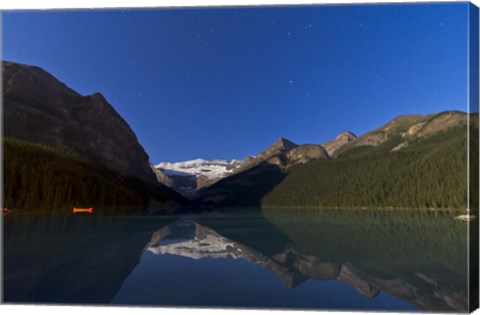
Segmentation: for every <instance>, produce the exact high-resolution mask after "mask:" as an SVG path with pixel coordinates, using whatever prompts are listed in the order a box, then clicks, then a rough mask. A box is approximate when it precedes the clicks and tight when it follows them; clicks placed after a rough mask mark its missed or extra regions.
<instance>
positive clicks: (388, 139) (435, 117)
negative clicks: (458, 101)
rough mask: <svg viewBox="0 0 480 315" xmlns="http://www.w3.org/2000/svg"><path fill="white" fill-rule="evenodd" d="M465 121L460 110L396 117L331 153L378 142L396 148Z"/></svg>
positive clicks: (476, 122)
mask: <svg viewBox="0 0 480 315" xmlns="http://www.w3.org/2000/svg"><path fill="white" fill-rule="evenodd" d="M467 123H468V115H467V114H466V113H464V112H460V111H445V112H441V113H438V114H430V115H425V116H423V115H403V116H398V117H397V118H395V119H393V120H391V121H390V122H388V123H387V124H385V125H384V126H382V127H380V128H377V129H375V130H373V131H370V132H368V133H366V134H364V135H362V136H361V137H358V138H356V139H353V140H352V141H350V142H348V143H347V144H345V145H343V146H342V147H340V148H338V149H337V150H336V152H335V153H334V155H333V156H334V157H337V156H339V155H342V154H344V153H345V152H347V151H349V150H352V149H354V148H355V151H366V150H369V149H373V148H375V147H378V146H380V145H382V144H387V145H389V147H388V149H389V150H391V151H398V150H400V149H402V148H406V147H407V146H409V145H410V144H414V143H415V142H418V141H419V140H421V139H424V138H427V137H430V136H432V135H434V134H437V133H439V132H441V131H444V130H447V129H450V128H452V127H455V126H462V125H463V126H465V127H466V125H467ZM473 127H476V128H478V120H473ZM352 152H354V151H352ZM352 152H350V153H352Z"/></svg>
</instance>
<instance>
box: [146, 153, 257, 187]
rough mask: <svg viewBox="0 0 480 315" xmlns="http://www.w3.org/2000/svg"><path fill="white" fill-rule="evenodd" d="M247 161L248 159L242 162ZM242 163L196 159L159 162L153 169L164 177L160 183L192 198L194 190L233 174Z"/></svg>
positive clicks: (160, 179) (237, 161)
mask: <svg viewBox="0 0 480 315" xmlns="http://www.w3.org/2000/svg"><path fill="white" fill-rule="evenodd" d="M248 160H249V158H247V159H245V160H244V161H248ZM244 161H239V160H231V161H230V162H228V161H227V160H204V159H196V160H190V161H183V162H176V163H170V162H161V163H158V164H157V165H155V169H156V170H158V171H159V172H161V173H162V174H163V175H164V177H161V178H159V181H160V182H162V183H165V184H166V185H167V186H169V187H171V188H172V189H175V190H176V191H178V192H180V193H182V194H184V195H186V196H192V195H193V194H194V191H195V190H196V189H199V188H202V187H205V186H209V185H211V184H213V183H215V182H216V181H218V180H220V179H222V178H225V177H227V176H229V175H231V174H233V173H234V172H235V170H236V169H238V168H239V167H241V165H242V164H243V163H244Z"/></svg>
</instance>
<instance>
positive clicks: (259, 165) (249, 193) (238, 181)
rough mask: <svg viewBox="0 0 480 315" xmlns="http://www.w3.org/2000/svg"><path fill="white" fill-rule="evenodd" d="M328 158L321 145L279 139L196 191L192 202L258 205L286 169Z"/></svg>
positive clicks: (221, 204)
mask: <svg viewBox="0 0 480 315" xmlns="http://www.w3.org/2000/svg"><path fill="white" fill-rule="evenodd" d="M328 158H329V157H328V153H327V151H326V150H325V149H324V148H323V147H322V146H321V145H315V144H304V145H297V144H295V143H293V142H292V141H290V140H288V139H285V138H279V139H278V140H276V141H275V142H274V143H273V144H272V145H271V146H270V147H268V148H267V149H266V150H264V151H262V152H260V153H259V154H258V155H257V156H256V157H255V158H252V159H250V160H248V161H245V162H244V163H242V164H241V166H240V167H239V168H237V169H236V170H235V172H234V173H233V174H231V175H230V176H228V177H225V178H224V179H222V180H220V181H218V182H216V183H214V184H213V185H211V186H209V187H204V188H203V189H201V190H199V192H198V194H199V195H200V197H199V198H198V199H197V201H196V202H197V203H199V204H206V205H212V204H213V205H219V206H229V205H259V203H260V199H261V197H262V196H263V195H265V194H266V193H268V191H270V190H271V189H272V188H273V187H274V186H275V185H277V184H278V183H279V182H280V181H281V180H282V179H283V177H284V175H285V171H286V170H287V169H289V168H291V167H293V166H295V165H298V164H305V163H308V162H310V161H312V160H316V159H328Z"/></svg>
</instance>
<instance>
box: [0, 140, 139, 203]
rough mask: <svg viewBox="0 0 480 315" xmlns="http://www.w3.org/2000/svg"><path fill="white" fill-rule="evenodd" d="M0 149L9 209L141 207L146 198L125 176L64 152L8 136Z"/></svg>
mask: <svg viewBox="0 0 480 315" xmlns="http://www.w3.org/2000/svg"><path fill="white" fill-rule="evenodd" d="M3 150H4V151H3V153H4V154H3V155H4V205H5V206H7V207H9V208H11V209H25V210H50V211H51V210H58V211H71V209H72V208H73V207H92V206H93V207H95V208H100V209H105V208H118V207H128V208H133V207H135V208H136V207H139V208H144V207H145V206H146V204H147V202H148V197H147V196H146V195H145V194H143V193H142V192H141V191H140V190H139V189H137V188H135V187H132V185H131V184H130V183H129V181H127V179H122V178H120V177H119V176H116V174H114V173H112V172H110V171H108V170H106V169H102V168H100V167H95V166H92V165H90V164H88V163H86V162H83V161H81V160H78V159H77V158H74V157H73V156H71V155H68V154H65V153H64V152H59V151H56V150H54V149H51V148H47V147H43V146H40V145H36V144H31V143H28V142H24V141H19V140H13V139H8V138H4V141H3Z"/></svg>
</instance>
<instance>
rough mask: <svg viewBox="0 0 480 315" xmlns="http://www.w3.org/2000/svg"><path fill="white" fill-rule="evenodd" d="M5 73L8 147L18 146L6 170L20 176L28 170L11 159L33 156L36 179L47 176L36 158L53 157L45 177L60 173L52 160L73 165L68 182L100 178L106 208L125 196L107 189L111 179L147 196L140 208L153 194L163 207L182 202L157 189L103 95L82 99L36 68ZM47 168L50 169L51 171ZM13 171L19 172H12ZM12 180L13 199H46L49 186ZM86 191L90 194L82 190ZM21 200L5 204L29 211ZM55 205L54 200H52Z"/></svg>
mask: <svg viewBox="0 0 480 315" xmlns="http://www.w3.org/2000/svg"><path fill="white" fill-rule="evenodd" d="M2 72H3V91H4V102H3V116H4V141H8V140H9V139H12V140H13V139H14V140H15V141H10V142H9V146H8V147H7V150H6V152H5V158H6V164H8V165H9V166H11V167H16V168H17V169H16V171H15V172H17V173H21V172H23V171H25V170H22V169H20V167H21V166H19V164H18V161H17V162H15V161H11V158H13V157H15V158H17V159H22V156H21V155H20V154H19V152H20V151H22V152H24V151H29V152H31V153H32V160H29V161H24V163H26V164H27V165H29V166H31V167H32V168H33V169H36V171H35V172H36V173H37V174H35V176H36V175H38V176H40V173H41V171H42V169H41V168H40V166H41V165H37V167H34V166H35V165H36V163H37V162H38V161H36V160H35V158H34V157H35V156H41V157H47V156H48V157H49V158H45V159H44V158H40V160H42V161H43V163H44V164H42V165H43V167H44V170H45V173H42V174H41V175H42V176H48V177H51V176H53V174H51V175H48V174H50V173H49V172H50V171H52V172H55V165H53V164H52V163H54V160H52V158H53V159H55V158H57V159H58V161H62V163H64V165H67V164H68V165H69V168H70V170H72V168H76V171H72V172H71V173H72V174H69V176H70V175H71V176H75V173H76V172H77V175H78V172H85V167H87V168H88V169H89V171H88V172H89V175H88V176H90V177H89V178H90V179H92V178H93V177H95V180H93V181H92V183H91V185H92V187H91V188H90V189H97V188H95V187H97V186H98V187H99V188H98V189H100V192H98V196H97V199H102V200H103V202H100V204H102V205H108V204H110V205H112V206H113V205H117V203H116V202H114V200H116V199H118V198H117V197H115V196H114V195H117V194H121V192H120V191H119V190H117V189H116V188H115V189H114V188H112V187H110V188H107V186H108V184H106V182H108V181H110V182H111V179H112V178H117V179H118V182H121V183H122V187H123V188H126V187H130V188H128V190H132V191H135V193H134V194H136V195H142V198H140V199H144V201H145V202H140V203H139V202H138V200H139V199H138V198H136V199H137V202H132V204H133V205H135V206H142V205H144V204H145V203H148V200H146V199H150V198H149V196H150V197H151V196H152V194H153V195H155V196H157V197H156V199H157V200H159V201H162V203H165V202H166V201H167V200H169V201H174V199H176V200H177V201H180V200H181V197H180V196H179V195H178V194H176V193H175V192H173V191H172V190H170V189H169V188H167V187H165V186H164V185H160V184H158V182H157V179H156V176H155V174H154V172H153V171H152V169H151V168H150V164H149V157H148V155H147V154H146V152H145V150H144V149H143V147H142V146H141V145H140V143H139V142H138V139H137V137H136V135H135V133H134V132H133V131H132V130H131V128H130V126H129V125H128V124H127V122H126V121H125V120H124V119H123V118H122V117H121V116H120V115H119V114H118V113H117V112H116V111H115V109H114V108H113V107H112V106H111V105H110V104H109V103H108V102H107V100H106V99H105V98H104V97H103V96H102V95H101V94H100V93H95V94H92V95H88V96H82V95H80V94H78V93H77V92H75V91H74V90H72V89H70V88H69V87H67V86H66V85H65V84H63V83H62V82H60V81H59V80H58V79H56V78H55V77H54V76H52V75H51V74H49V73H48V72H46V71H45V70H43V69H41V68H39V67H35V66H29V65H23V64H18V63H13V62H3V63H2ZM31 144H34V145H33V146H32V145H31ZM67 160H68V161H67ZM47 164H50V165H48V166H47ZM47 168H48V169H49V170H48V171H47V170H46V169H47ZM11 171H12V172H14V170H13V169H12V170H11ZM107 173H108V174H107ZM32 174H33V171H32ZM65 174H67V171H66V170H65V172H64V173H63V175H65ZM6 175H7V174H6ZM8 175H11V176H12V177H7V176H6V177H5V180H6V183H7V187H6V188H7V189H8V188H9V187H14V186H16V185H20V186H21V188H15V189H14V190H15V191H13V192H12V194H17V195H18V194H19V193H21V191H19V189H20V190H22V189H27V188H29V189H33V188H36V189H39V194H40V192H42V191H43V192H42V193H46V191H45V189H47V187H46V186H42V188H40V186H39V185H38V184H37V183H35V182H33V181H32V180H31V183H28V180H27V179H25V180H24V181H23V182H21V183H20V182H16V181H15V179H16V178H18V176H15V174H14V173H11V174H10V173H9V174H8ZM22 176H23V175H22ZM92 176H93V177H92ZM65 181H68V182H69V183H75V185H77V186H78V185H80V184H81V183H78V182H76V181H75V180H74V179H71V178H70V177H69V178H68V179H67V178H65ZM59 184H60V183H59ZM64 184H65V183H64ZM64 184H63V185H64ZM10 185H11V186H10ZM63 188H67V187H63ZM70 188H74V187H70ZM77 188H79V187H77ZM123 188H122V189H123ZM82 189H89V188H88V187H82ZM109 189H110V190H111V189H114V191H116V192H113V195H111V196H110V197H108V196H107V195H109V194H110V192H109ZM147 190H148V191H149V192H148V193H147V192H146V191H147ZM73 191H75V190H73ZM52 194H53V193H52ZM147 195H148V196H147ZM24 197H25V196H24ZM18 198H19V197H18V196H14V195H9V196H6V198H5V199H6V200H8V201H9V205H10V206H11V207H13V206H15V207H22V206H24V202H25V200H24V201H23V202H21V201H19V199H18ZM25 198H27V197H25ZM31 198H34V197H31ZM58 198H60V199H61V198H62V197H60V196H59V197H58ZM58 198H57V199H58ZM65 198H67V197H65ZM37 199H39V200H37V205H38V206H39V205H40V204H41V202H42V201H41V200H40V199H42V198H41V197H38V198H37ZM53 199H55V197H52V200H53ZM69 199H70V201H69V204H70V203H78V204H84V203H87V201H88V204H92V203H91V202H92V201H93V200H92V199H90V198H88V200H85V199H84V200H83V201H82V200H78V197H75V196H73V195H72V196H71V198H69ZM94 199H95V198H94ZM107 199H108V200H110V201H112V202H110V201H108V200H107ZM58 200H59V199H58ZM52 202H53V201H52ZM125 202H126V204H125V205H127V204H128V201H127V200H125ZM12 203H13V204H12ZM22 203H23V204H22ZM93 204H95V203H93ZM45 206H47V205H45ZM48 206H52V204H50V205H48Z"/></svg>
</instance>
